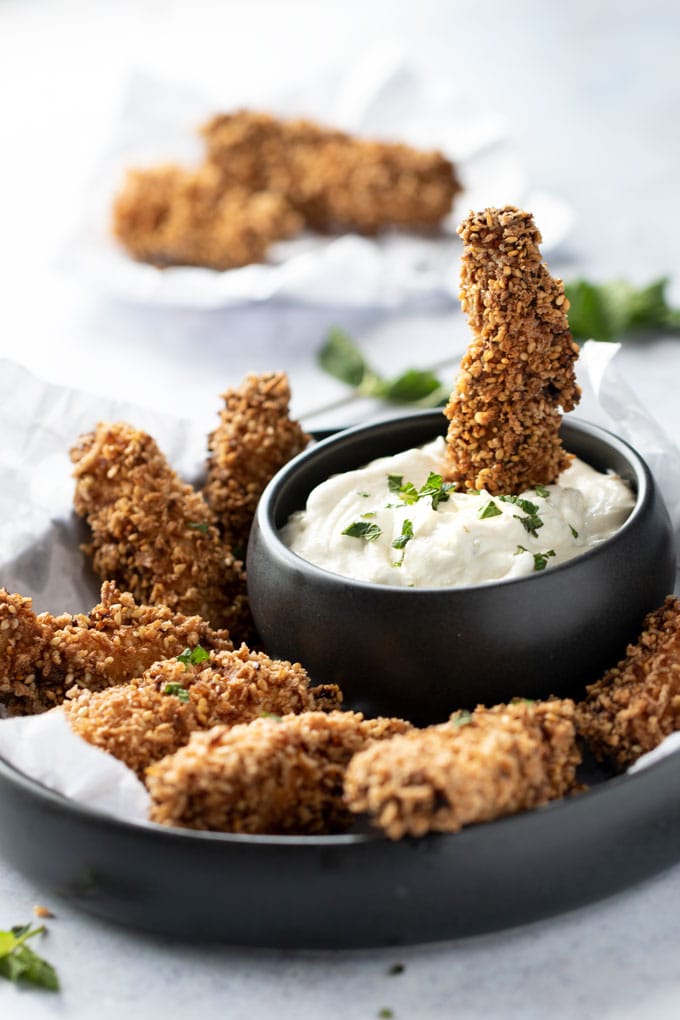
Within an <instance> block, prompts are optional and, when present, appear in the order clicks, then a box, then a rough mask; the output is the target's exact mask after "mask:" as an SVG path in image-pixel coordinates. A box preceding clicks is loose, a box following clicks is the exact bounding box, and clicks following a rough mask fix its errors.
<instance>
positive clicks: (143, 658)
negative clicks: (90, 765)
mask: <svg viewBox="0 0 680 1020" xmlns="http://www.w3.org/2000/svg"><path fill="white" fill-rule="evenodd" d="M10 597H11V598H14V599H19V600H21V601H22V603H23V607H22V611H23V613H24V614H25V622H26V626H28V625H30V623H31V620H30V617H29V616H28V613H31V615H32V616H33V633H34V638H33V640H32V642H31V643H30V645H27V654H26V655H25V656H24V659H23V661H20V660H18V659H17V658H16V657H15V660H14V664H12V662H11V660H10V659H9V658H8V656H6V655H5V656H3V655H2V654H0V704H3V705H4V706H5V708H6V710H7V712H8V714H9V715H33V714H35V713H37V712H44V711H46V710H47V709H49V708H53V707H54V706H55V705H58V704H60V703H61V702H62V701H63V700H64V697H65V693H66V691H67V690H68V689H69V688H70V687H73V686H74V685H78V686H79V687H87V688H89V689H90V690H94V691H97V690H102V689H104V688H106V687H110V686H111V685H112V684H120V683H125V682H126V681H128V680H131V679H132V678H133V677H136V676H140V675H141V674H142V673H143V672H144V670H145V669H147V668H148V667H149V666H150V665H151V664H152V663H154V662H156V661H157V660H158V659H161V658H166V657H170V656H173V655H178V654H179V653H180V652H182V651H183V650H184V649H185V648H186V647H189V648H194V647H195V646H196V645H199V644H200V645H201V646H202V647H203V648H205V649H206V650H213V649H214V650H219V649H230V648H231V647H232V643H231V641H230V639H229V634H228V633H227V631H216V630H213V629H212V628H211V627H210V626H209V625H208V624H207V623H206V622H205V621H204V620H202V619H200V617H198V616H183V615H181V614H179V613H172V612H171V611H170V610H169V609H168V608H167V607H166V606H143V605H142V606H138V605H137V604H136V603H135V601H134V599H133V598H132V596H131V595H130V594H129V593H127V592H119V591H118V590H117V589H116V587H115V585H113V584H112V583H110V582H105V583H104V584H103V585H102V590H101V602H100V603H99V605H97V606H95V607H94V609H92V611H91V612H90V613H89V614H88V615H87V616H85V615H82V614H80V615H77V616H70V615H68V614H64V615H63V616H52V615H51V614H49V613H41V614H40V616H37V617H36V616H35V615H34V614H32V610H31V609H30V599H23V600H22V599H21V596H10ZM2 604H3V602H2V598H0V616H1V615H2ZM29 653H30V654H29Z"/></svg>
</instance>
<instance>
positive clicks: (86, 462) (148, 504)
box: [71, 423, 252, 638]
mask: <svg viewBox="0 0 680 1020" xmlns="http://www.w3.org/2000/svg"><path fill="white" fill-rule="evenodd" d="M71 459H72V461H73V463H74V464H75V470H74V472H73V473H74V476H75V478H76V488H75V494H74V500H73V503H74V507H75V510H76V513H78V514H80V516H81V517H84V518H85V519H86V520H87V522H88V524H89V526H90V529H91V531H92V541H91V542H90V543H89V544H88V545H86V546H83V549H84V551H85V552H86V553H87V554H88V555H90V556H91V557H92V563H93V566H94V569H95V570H96V571H97V573H98V574H99V575H100V576H101V577H102V579H104V580H107V579H111V580H114V581H116V582H117V583H118V584H120V585H121V587H123V588H125V589H127V590H128V591H130V592H131V593H132V595H133V596H134V597H135V599H137V600H138V601H139V602H143V603H147V604H151V605H155V604H161V605H165V606H167V607H168V608H169V609H171V610H172V611H173V612H178V613H182V614H185V615H187V616H192V615H197V616H201V617H203V619H205V620H207V621H208V622H209V623H210V624H211V625H212V626H214V627H221V628H222V627H226V628H227V629H228V630H229V631H230V632H231V633H233V634H234V635H236V636H237V637H238V638H245V637H247V636H248V635H249V633H250V630H251V627H252V621H251V618H250V613H249V610H248V604H247V597H246V592H245V573H244V570H243V564H242V563H241V562H240V561H239V560H237V559H236V558H235V557H234V555H233V554H232V552H231V549H230V548H229V547H228V546H227V545H225V544H224V543H223V542H222V540H221V538H220V535H219V532H218V530H217V527H216V521H215V517H214V514H213V512H212V511H211V510H210V508H209V507H208V505H207V503H206V502H205V500H204V499H203V497H202V496H201V495H200V493H197V492H194V490H193V489H192V488H191V486H190V485H186V484H185V483H184V482H182V481H181V479H180V478H179V477H178V476H177V474H176V473H175V472H174V471H173V470H172V468H171V467H170V465H169V464H168V462H167V460H166V459H165V457H164V456H163V454H162V453H161V451H160V450H159V448H158V446H157V444H156V442H155V440H154V439H152V437H151V436H149V435H147V434H146V433H145V432H142V431H140V430H138V429H135V428H133V427H132V426H130V425H126V424H124V423H118V424H114V425H109V424H105V423H100V424H99V425H97V427H96V429H95V430H94V432H91V433H88V434H87V435H84V436H82V437H81V438H80V440H79V441H78V443H77V444H76V446H75V447H74V448H73V450H72V451H71Z"/></svg>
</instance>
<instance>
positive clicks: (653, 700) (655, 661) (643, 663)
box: [576, 595, 680, 769]
mask: <svg viewBox="0 0 680 1020" xmlns="http://www.w3.org/2000/svg"><path fill="white" fill-rule="evenodd" d="M586 691H587V695H586V697H585V698H584V700H583V701H582V702H580V703H579V704H578V705H577V706H576V724H577V727H578V731H579V734H580V735H581V736H582V737H583V738H584V739H585V741H586V743H587V744H588V745H589V747H590V748H591V749H592V750H593V751H594V753H595V754H596V756H597V757H598V758H599V759H600V760H602V759H604V758H609V759H611V760H612V761H613V762H615V763H616V765H618V766H619V768H622V769H623V768H626V767H627V766H628V765H632V764H633V762H634V761H636V760H637V759H638V758H639V757H640V755H642V754H645V752H647V751H651V750H653V748H655V747H656V746H657V745H658V744H660V743H661V741H662V740H663V739H664V737H667V736H668V735H669V733H673V732H674V731H675V730H678V729H680V601H678V599H677V598H675V596H672V595H669V597H668V598H667V599H666V601H665V602H664V604H663V606H661V607H660V608H659V609H656V610H654V612H652V613H649V614H648V616H646V617H645V621H644V624H643V630H642V633H641V634H640V637H639V639H638V641H637V643H636V644H631V645H629V646H628V648H627V650H626V657H625V658H624V659H622V660H621V662H619V663H618V665H617V666H614V668H613V669H610V670H609V671H608V672H607V673H605V675H604V676H603V677H602V679H601V680H598V681H597V682H596V683H594V684H591V685H590V686H589V687H587V688H586Z"/></svg>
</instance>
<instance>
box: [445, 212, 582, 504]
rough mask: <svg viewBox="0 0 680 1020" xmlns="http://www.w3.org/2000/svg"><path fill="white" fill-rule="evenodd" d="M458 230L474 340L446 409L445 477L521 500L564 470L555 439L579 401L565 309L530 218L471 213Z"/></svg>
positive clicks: (565, 464)
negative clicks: (563, 417) (567, 413)
mask: <svg viewBox="0 0 680 1020" xmlns="http://www.w3.org/2000/svg"><path fill="white" fill-rule="evenodd" d="M458 232H459V234H460V235H461V237H462V238H463V241H464V243H465V251H464V254H463V264H462V270H461V302H462V306H463V311H465V312H466V314H467V316H468V320H469V323H470V327H471V329H472V332H473V336H474V339H473V341H472V343H471V344H470V346H469V348H468V350H467V352H466V354H465V356H464V357H463V360H462V363H461V369H460V374H459V377H458V379H457V382H456V386H455V389H454V391H453V393H452V395H451V399H450V401H449V403H448V406H447V408H446V411H445V414H446V416H447V417H448V418H449V419H450V424H449V429H448V435H447V440H448V447H447V452H448V461H449V478H450V480H451V481H455V482H457V483H458V484H459V485H460V486H461V487H465V488H469V489H486V490H488V491H489V492H491V493H493V494H501V493H506V494H508V495H517V494H519V493H520V492H523V491H524V490H526V489H529V488H533V487H534V486H535V485H547V484H549V483H551V482H554V481H556V479H557V476H558V475H559V473H560V471H562V470H564V468H566V467H568V466H569V463H570V459H571V458H570V456H569V454H567V453H566V452H565V450H564V449H563V447H562V443H561V440H560V437H559V428H560V423H561V412H564V411H571V410H572V409H573V408H574V407H575V405H576V403H577V402H578V399H579V396H580V391H579V388H578V386H577V385H576V380H575V376H574V362H575V361H576V358H577V356H578V347H577V345H576V344H575V343H574V342H573V340H572V338H571V333H570V332H569V323H568V321H567V310H568V308H569V303H568V301H567V299H566V297H565V295H564V287H563V285H562V281H561V280H554V279H553V278H552V277H551V276H550V274H549V273H548V270H547V268H546V266H545V264H544V263H543V261H542V260H541V254H540V251H539V249H538V244H539V242H540V240H541V235H540V233H539V231H538V230H537V228H536V226H535V225H534V221H533V218H532V216H531V215H530V214H529V213H526V212H522V211H520V210H519V209H516V208H515V207H514V206H506V207H505V208H503V209H486V210H485V211H484V212H481V213H470V215H469V216H468V217H467V219H466V220H465V221H464V222H463V224H462V225H461V227H460V228H459V231H458Z"/></svg>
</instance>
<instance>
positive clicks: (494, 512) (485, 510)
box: [477, 499, 503, 521]
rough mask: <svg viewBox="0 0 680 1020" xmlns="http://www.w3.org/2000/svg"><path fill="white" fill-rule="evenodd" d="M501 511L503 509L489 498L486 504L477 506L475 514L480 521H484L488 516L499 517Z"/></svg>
mask: <svg viewBox="0 0 680 1020" xmlns="http://www.w3.org/2000/svg"><path fill="white" fill-rule="evenodd" d="M502 513H503V511H502V510H501V509H500V508H499V507H498V506H497V505H496V504H495V503H494V501H493V500H492V499H490V500H489V502H488V503H487V504H486V506H482V507H480V508H479V512H478V514H477V516H478V517H479V519H480V521H485V520H486V519H487V518H488V517H500V516H501V514H502Z"/></svg>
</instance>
